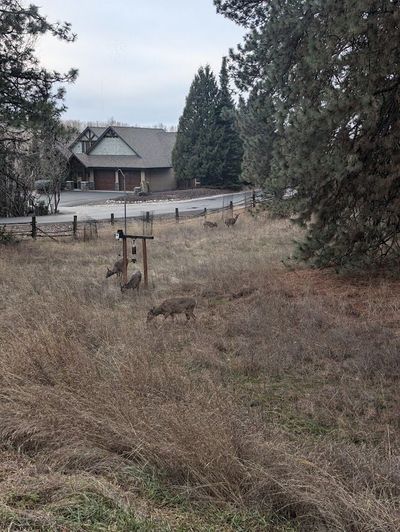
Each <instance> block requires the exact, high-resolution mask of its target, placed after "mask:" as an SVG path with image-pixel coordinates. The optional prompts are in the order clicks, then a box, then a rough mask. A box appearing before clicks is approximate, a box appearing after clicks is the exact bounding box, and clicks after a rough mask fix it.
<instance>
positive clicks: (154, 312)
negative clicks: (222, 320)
mask: <svg viewBox="0 0 400 532" xmlns="http://www.w3.org/2000/svg"><path fill="white" fill-rule="evenodd" d="M196 304H197V302H196V300H195V299H193V298H192V297H177V298H173V299H166V300H165V301H163V302H162V303H161V305H159V306H158V307H152V308H151V309H150V310H149V312H148V314H147V322H149V321H151V320H153V319H154V318H155V317H156V316H159V315H160V314H162V315H163V316H164V319H165V320H166V319H167V318H168V316H171V318H172V319H174V318H175V315H176V314H185V315H186V319H187V321H189V320H190V319H191V318H193V319H196V316H195V315H194V313H193V311H194V308H195V306H196Z"/></svg>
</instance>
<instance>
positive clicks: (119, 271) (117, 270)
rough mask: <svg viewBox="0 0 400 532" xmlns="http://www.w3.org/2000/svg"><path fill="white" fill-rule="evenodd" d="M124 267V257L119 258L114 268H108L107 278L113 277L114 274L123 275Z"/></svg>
mask: <svg viewBox="0 0 400 532" xmlns="http://www.w3.org/2000/svg"><path fill="white" fill-rule="evenodd" d="M123 267H124V259H119V260H117V262H115V263H114V266H113V268H112V270H110V268H107V273H106V279H107V278H108V277H111V276H112V275H116V276H117V277H121V275H122V270H123Z"/></svg>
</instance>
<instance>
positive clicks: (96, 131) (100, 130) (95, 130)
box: [68, 126, 107, 150]
mask: <svg viewBox="0 0 400 532" xmlns="http://www.w3.org/2000/svg"><path fill="white" fill-rule="evenodd" d="M106 129H107V128H106V127H97V126H93V127H92V126H87V127H85V129H84V130H83V131H81V132H80V133H79V135H78V136H77V137H76V139H75V140H74V141H73V142H72V143H71V144H70V145H69V146H68V147H69V149H70V150H71V149H72V148H73V147H74V146H75V144H77V143H78V142H79V141H80V140H81V139H82V137H84V136H85V135H86V133H87V132H88V131H92V132H93V133H94V134H95V135H96V137H100V135H102V134H103V133H104V131H105V130H106Z"/></svg>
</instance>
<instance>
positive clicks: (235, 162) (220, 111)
mask: <svg viewBox="0 0 400 532" xmlns="http://www.w3.org/2000/svg"><path fill="white" fill-rule="evenodd" d="M217 117H218V118H217V119H218V127H219V129H220V132H219V149H218V152H217V153H218V157H219V164H220V168H219V172H218V176H216V178H217V179H218V184H219V185H221V186H224V187H234V186H238V185H239V183H240V175H241V166H242V158H243V146H242V141H241V139H240V135H239V130H238V126H237V116H236V109H235V104H234V102H233V98H232V94H231V91H230V89H229V75H228V67H227V59H226V57H224V58H223V59H222V67H221V72H220V76H219V98H218V106H217Z"/></svg>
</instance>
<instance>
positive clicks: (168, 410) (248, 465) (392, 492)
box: [0, 214, 400, 532]
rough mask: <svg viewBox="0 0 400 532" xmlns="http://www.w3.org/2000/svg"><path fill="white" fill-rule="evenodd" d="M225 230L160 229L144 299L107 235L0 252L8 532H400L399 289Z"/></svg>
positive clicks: (277, 228)
mask: <svg viewBox="0 0 400 532" xmlns="http://www.w3.org/2000/svg"><path fill="white" fill-rule="evenodd" d="M217 221H218V222H219V226H218V228H217V229H215V230H205V229H204V228H203V227H202V225H201V222H200V221H199V220H196V221H186V222H184V223H181V224H179V225H177V224H175V223H169V222H156V223H155V228H154V234H155V240H154V241H153V242H152V243H150V244H149V260H150V268H151V272H150V285H151V288H150V290H149V291H148V292H145V291H143V290H142V291H141V293H140V294H139V295H137V294H136V293H135V294H132V293H131V292H129V291H128V292H126V293H124V294H121V291H120V290H119V286H118V282H117V280H116V279H115V278H114V277H111V278H109V279H106V278H105V273H106V267H107V266H111V265H112V264H113V262H114V260H115V259H116V258H117V254H118V252H119V251H120V243H119V242H117V241H116V240H115V239H114V238H113V235H112V231H113V230H112V229H111V227H110V226H104V227H103V228H102V229H101V231H100V238H99V239H98V240H94V241H91V242H82V241H77V242H62V243H56V242H52V241H48V242H46V241H44V239H42V241H40V242H32V241H26V242H22V243H20V244H19V245H17V246H15V247H2V248H1V249H0V304H1V321H0V380H1V401H0V420H1V422H0V438H1V443H2V446H1V460H0V529H4V530H5V529H7V530H43V531H44V530H46V531H50V530H76V531H77V530H90V531H92V530H98V531H106V530H110V531H111V530H115V531H117V530H118V531H123V530H126V531H131V530H141V531H142V530H149V531H150V530H161V531H168V530H171V531H172V530H174V531H175V530H180V531H212V530H214V531H247V530H252V531H253V530H255V531H257V530H271V531H280V532H283V531H287V532H289V531H296V530H299V531H303V530H304V531H310V530H311V531H313V530H315V531H317V530H318V531H320V530H329V531H332V530H343V531H344V530H345V531H363V532H364V531H370V532H376V531H393V532H394V531H397V530H398V523H399V520H400V509H399V493H400V470H399V465H400V464H399V444H400V430H399V429H400V426H399V419H400V418H399V404H400V391H399V390H400V388H399V378H400V357H399V352H400V351H399V347H400V318H399V302H400V298H399V294H400V283H399V282H397V281H395V280H383V279H378V278H373V279H366V278H357V279H354V278H353V279H349V278H343V277H339V276H337V275H336V274H334V273H333V272H326V271H325V272H322V273H321V272H318V271H313V270H306V269H303V268H298V269H296V270H293V269H289V268H287V267H286V266H285V265H284V264H283V263H282V259H286V258H287V256H288V255H289V253H290V250H291V249H292V242H293V240H294V239H295V238H298V237H299V236H300V234H299V232H298V230H297V229H295V228H293V227H292V226H291V225H290V224H289V223H288V222H286V221H273V220H270V219H268V218H267V217H265V216H264V215H259V216H258V217H257V218H252V217H251V216H249V215H244V214H243V215H242V216H241V217H240V218H239V221H238V223H237V225H236V226H234V227H233V228H232V229H228V228H227V227H225V226H223V224H222V223H221V220H219V219H217ZM133 230H134V227H132V228H131V231H133ZM138 249H139V246H138ZM130 268H131V270H133V266H132V265H130ZM175 296H191V297H195V298H196V300H197V303H198V304H197V308H196V310H195V314H196V317H197V319H196V321H190V322H188V323H186V321H185V319H184V317H182V316H178V317H177V318H176V319H175V321H172V320H165V321H164V320H163V318H162V317H158V318H156V319H155V320H154V321H152V322H151V323H148V324H147V323H146V315H147V312H148V310H149V308H150V307H151V306H153V305H155V304H158V303H160V302H161V301H162V300H163V299H165V298H167V297H175Z"/></svg>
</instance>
